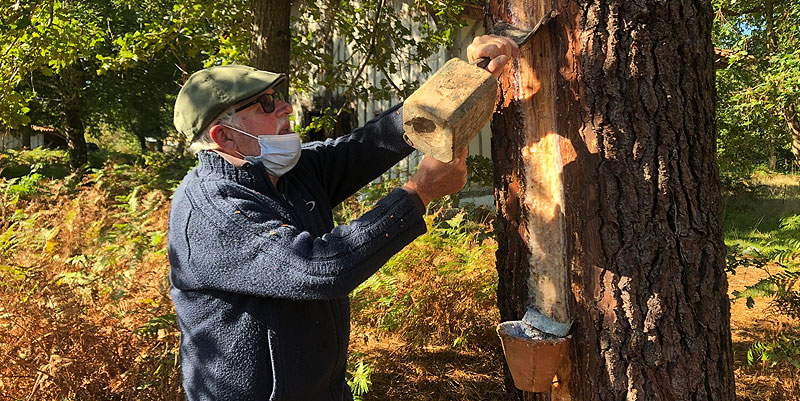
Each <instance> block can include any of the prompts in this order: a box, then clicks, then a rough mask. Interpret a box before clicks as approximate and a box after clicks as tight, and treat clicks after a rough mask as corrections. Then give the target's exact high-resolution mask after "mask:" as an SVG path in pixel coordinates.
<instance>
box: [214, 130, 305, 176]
mask: <svg viewBox="0 0 800 401" xmlns="http://www.w3.org/2000/svg"><path fill="white" fill-rule="evenodd" d="M225 127H228V128H230V129H232V130H234V131H236V132H239V133H242V134H244V135H247V136H249V137H251V138H254V139H256V140H257V141H258V146H259V147H260V148H261V154H259V155H258V156H245V155H243V154H241V153H239V152H238V151H237V152H236V153H239V155H241V156H242V157H243V158H244V159H245V160H247V161H249V162H250V163H253V164H256V163H261V164H263V165H264V167H266V169H267V173H269V175H271V176H275V177H280V176H282V175H284V174H286V172H287V171H289V170H291V169H292V168H293V167H294V166H295V165H296V164H297V160H298V159H300V135H298V134H297V133H294V132H293V133H291V134H283V135H259V136H255V135H253V134H251V133H249V132H245V131H242V130H240V129H238V128H234V127H231V126H228V125H225Z"/></svg>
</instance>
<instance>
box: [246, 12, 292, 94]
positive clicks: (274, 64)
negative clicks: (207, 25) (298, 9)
mask: <svg viewBox="0 0 800 401" xmlns="http://www.w3.org/2000/svg"><path fill="white" fill-rule="evenodd" d="M250 11H251V12H252V14H253V21H252V24H251V27H252V32H253V34H252V35H251V39H250V54H249V57H248V58H249V61H250V65H251V66H253V67H255V68H258V69H261V70H267V71H272V72H282V73H288V72H289V45H290V43H291V40H290V39H291V38H290V32H289V16H290V12H291V1H289V0H250ZM277 89H278V92H280V93H282V94H283V95H284V96H286V95H288V93H289V85H288V83H286V82H284V84H283V85H280V86H279V87H278V88H277Z"/></svg>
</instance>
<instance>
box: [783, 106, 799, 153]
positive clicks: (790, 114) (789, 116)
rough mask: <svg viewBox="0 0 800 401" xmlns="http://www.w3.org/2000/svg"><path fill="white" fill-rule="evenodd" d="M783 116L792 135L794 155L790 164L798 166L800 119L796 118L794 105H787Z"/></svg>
mask: <svg viewBox="0 0 800 401" xmlns="http://www.w3.org/2000/svg"><path fill="white" fill-rule="evenodd" d="M783 117H784V118H785V119H786V124H787V125H788V126H789V133H790V134H791V135H792V154H793V155H794V161H793V162H792V165H793V166H794V167H795V168H800V120H798V118H797V110H796V109H795V107H794V105H789V107H787V108H786V109H785V110H784V111H783Z"/></svg>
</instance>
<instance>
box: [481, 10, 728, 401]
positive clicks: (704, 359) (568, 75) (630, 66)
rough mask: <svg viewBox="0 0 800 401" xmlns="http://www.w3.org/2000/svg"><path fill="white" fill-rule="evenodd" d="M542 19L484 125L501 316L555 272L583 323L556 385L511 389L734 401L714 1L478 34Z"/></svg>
mask: <svg viewBox="0 0 800 401" xmlns="http://www.w3.org/2000/svg"><path fill="white" fill-rule="evenodd" d="M551 8H555V9H557V10H558V11H559V12H560V15H559V16H558V17H557V18H556V19H555V20H554V21H552V22H551V23H550V24H549V25H548V26H547V28H546V30H545V32H543V33H542V34H540V35H538V36H537V37H536V38H535V39H534V40H533V41H532V42H531V43H530V44H528V45H526V46H525V47H524V48H522V49H521V52H520V58H519V59H518V60H517V61H516V62H514V63H513V65H510V66H508V67H506V68H507V71H506V72H505V73H504V74H503V76H502V77H501V87H502V99H501V104H500V106H499V110H498V113H497V114H496V115H495V118H494V119H493V121H492V132H493V139H492V158H493V160H494V163H495V188H496V189H495V197H496V202H497V210H498V217H497V220H496V221H497V227H496V229H497V238H498V251H497V269H498V273H499V279H500V282H499V285H498V307H499V309H500V315H501V318H502V319H503V320H518V319H520V318H521V317H522V315H523V313H524V311H525V306H526V304H527V303H528V302H529V297H531V296H533V297H534V298H535V297H537V296H540V295H538V291H539V290H537V288H536V287H537V286H540V287H541V286H542V285H543V283H546V282H548V281H547V280H546V279H547V277H542V276H541V273H540V272H541V270H542V268H541V265H548V266H557V265H559V264H563V265H564V266H565V268H566V269H568V274H569V280H570V283H569V286H570V303H569V313H570V314H571V317H572V318H574V319H575V323H574V324H573V327H572V330H571V335H572V340H571V342H570V345H569V355H568V358H566V359H567V360H566V361H565V363H564V366H562V368H561V370H560V371H559V372H558V378H559V386H558V388H557V389H556V390H553V391H552V393H551V394H542V395H536V396H533V395H531V394H521V393H520V392H518V391H515V390H513V385H512V384H511V381H510V378H508V379H507V384H508V385H509V388H510V390H509V392H510V393H511V394H512V395H513V397H514V398H515V399H561V400H568V399H569V400H621V399H627V400H732V399H734V398H735V389H734V381H733V369H732V364H733V361H732V351H731V339H730V305H729V301H728V297H727V279H726V276H725V271H724V267H725V247H724V243H723V240H722V223H721V219H722V210H721V202H720V190H719V172H718V168H717V164H716V145H715V131H716V126H715V120H714V109H715V100H714V95H715V88H714V67H713V62H714V49H713V46H712V44H711V35H710V30H711V24H712V16H713V15H712V11H713V10H712V8H711V4H710V2H709V1H702V0H700V1H693V0H675V1H669V2H663V1H656V0H642V1H632V0H617V1H614V0H578V1H569V0H547V1H538V2H537V1H533V0H530V1H524V0H489V1H488V2H487V10H486V21H485V22H486V25H487V28H491V26H492V25H493V24H494V23H495V22H496V21H499V20H504V21H507V22H511V23H512V24H515V25H520V26H526V27H531V26H532V25H534V24H535V23H536V21H537V20H538V19H539V17H541V16H542V15H543V14H544V13H545V12H546V11H548V10H550V9H551ZM549 313H550V315H551V316H553V317H555V318H558V313H559V312H558V308H554V309H553V310H552V311H550V312H549ZM506 377H508V375H506Z"/></svg>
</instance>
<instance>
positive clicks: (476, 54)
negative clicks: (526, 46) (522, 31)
mask: <svg viewBox="0 0 800 401" xmlns="http://www.w3.org/2000/svg"><path fill="white" fill-rule="evenodd" d="M518 54H519V46H517V43H516V42H514V41H513V40H511V39H509V38H507V37H505V36H498V35H483V36H478V37H476V38H475V39H473V40H472V44H470V45H469V47H467V60H468V61H469V62H473V61H475V60H477V59H479V58H481V57H489V58H490V59H492V61H491V62H490V63H489V65H488V66H486V70H487V71H489V72H491V73H492V75H494V77H495V78H497V77H499V76H500V73H501V72H503V67H504V66H505V65H506V63H508V61H509V60H511V59H512V58H514V57H517V55H518Z"/></svg>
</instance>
